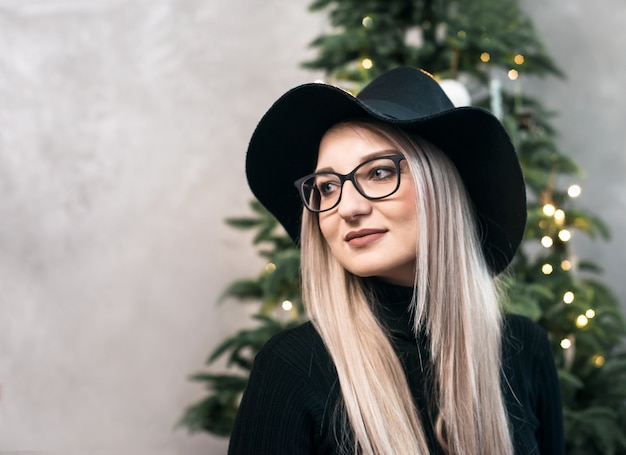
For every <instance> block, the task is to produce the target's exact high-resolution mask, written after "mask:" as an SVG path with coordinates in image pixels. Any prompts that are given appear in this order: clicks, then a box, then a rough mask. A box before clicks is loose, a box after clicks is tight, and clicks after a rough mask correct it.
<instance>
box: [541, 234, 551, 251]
mask: <svg viewBox="0 0 626 455" xmlns="http://www.w3.org/2000/svg"><path fill="white" fill-rule="evenodd" d="M541 244H542V245H543V247H544V248H550V247H551V246H552V245H554V240H552V237H550V236H548V235H546V236H543V237H541Z"/></svg>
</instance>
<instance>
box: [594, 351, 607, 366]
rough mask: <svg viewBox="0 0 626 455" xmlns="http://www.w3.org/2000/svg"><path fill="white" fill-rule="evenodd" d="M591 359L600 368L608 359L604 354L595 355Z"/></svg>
mask: <svg viewBox="0 0 626 455" xmlns="http://www.w3.org/2000/svg"><path fill="white" fill-rule="evenodd" d="M591 361H592V362H593V364H594V365H595V366H597V367H598V368H600V367H601V366H603V365H604V362H605V361H606V360H605V358H604V356H603V355H600V354H598V355H594V356H593V358H592V359H591Z"/></svg>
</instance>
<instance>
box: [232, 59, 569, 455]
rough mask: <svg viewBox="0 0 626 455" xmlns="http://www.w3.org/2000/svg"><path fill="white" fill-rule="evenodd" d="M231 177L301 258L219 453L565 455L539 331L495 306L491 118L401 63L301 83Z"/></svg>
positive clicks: (502, 186)
mask: <svg viewBox="0 0 626 455" xmlns="http://www.w3.org/2000/svg"><path fill="white" fill-rule="evenodd" d="M247 175H248V181H249V183H250V187H251V188H252V191H253V192H254V194H255V195H256V196H257V198H258V199H259V200H260V201H261V202H262V203H263V204H264V205H265V206H266V207H267V208H268V209H269V210H270V211H271V212H272V213H273V214H274V215H275V216H276V218H277V219H278V220H279V221H280V222H281V223H282V225H283V226H284V227H285V229H286V230H287V232H288V233H289V234H290V235H291V237H292V238H293V239H294V240H295V241H296V242H297V243H298V244H299V245H300V246H301V249H302V284H303V299H304V303H305V306H306V308H307V311H308V315H309V318H310V322H308V323H306V324H303V325H302V326H300V327H297V328H295V329H292V330H288V331H285V332H283V333H281V334H279V335H277V336H275V337H274V338H272V339H271V340H270V341H269V342H268V343H267V344H266V345H265V346H264V348H263V349H262V350H261V352H260V353H259V354H258V356H257V357H256V360H255V363H254V367H253V370H252V373H251V375H250V382H249V384H248V387H247V389H246V392H245V393H244V396H243V398H242V401H241V406H240V409H239V413H238V415H237V419H236V422H235V427H234V431H233V434H232V437H231V441H230V447H229V454H231V455H243V454H245V455H264V454H267V455H270V454H271V455H277V454H284V455H299V454H355V453H358V454H375V455H383V454H384V455H404V454H424V455H425V454H448V455H452V454H454V455H457V454H459V455H461V454H472V455H507V454H508V455H512V454H517V455H528V454H549V455H559V454H562V453H564V449H563V430H562V418H561V403H560V396H559V387H558V381H557V376H556V372H555V367H554V362H553V360H552V357H551V351H550V347H549V344H548V340H547V337H546V335H545V333H544V332H543V331H541V330H540V329H539V328H538V327H537V326H535V325H534V324H533V323H531V322H530V321H528V320H526V319H524V318H521V317H513V316H503V315H502V312H501V298H500V295H499V293H498V281H497V276H498V275H499V274H500V273H501V272H503V271H504V270H505V269H506V267H507V266H508V264H509V263H510V261H511V259H512V257H513V255H514V254H515V251H516V250H517V248H518V246H519V244H520V242H521V239H522V235H523V231H524V225H525V221H526V197H525V187H524V181H523V177H522V173H521V170H520V166H519V163H518V160H517V157H516V154H515V151H514V149H513V146H512V144H511V141H510V139H509V138H508V136H507V134H506V132H505V131H504V129H503V127H502V125H501V124H500V123H499V121H498V120H497V119H496V118H495V117H493V116H492V115H491V114H489V113H488V112H486V111H484V110H482V109H478V108H473V107H464V108H455V107H454V106H453V105H452V103H451V102H450V101H449V99H448V98H447V97H446V95H445V94H444V92H443V91H442V90H441V88H440V87H439V85H438V84H437V82H436V81H435V80H434V79H432V78H431V77H430V76H429V75H428V74H426V73H424V72H422V71H419V70H416V69H413V68H398V69H395V70H392V71H390V72H387V73H385V74H383V75H382V76H380V77H379V78H377V79H376V80H374V81H373V82H372V83H370V84H369V85H368V86H367V87H366V88H364V89H363V90H362V91H361V93H360V94H359V95H358V97H356V98H355V97H353V96H352V95H350V94H348V93H346V92H344V91H342V90H340V89H337V88H335V87H332V86H329V85H325V84H306V85H303V86H299V87H296V88H295V89H293V90H291V91H289V92H287V93H286V94H285V95H283V96H282V97H281V98H280V99H279V100H278V101H277V102H276V103H275V104H274V105H273V106H272V108H271V109H270V110H269V111H268V112H267V113H266V114H265V116H264V117H263V119H262V120H261V121H260V123H259V125H258V126H257V129H256V131H255V133H254V135H253V137H252V140H251V142H250V146H249V149H248V155H247ZM294 184H295V186H294Z"/></svg>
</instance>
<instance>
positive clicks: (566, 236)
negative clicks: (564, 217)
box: [559, 229, 572, 242]
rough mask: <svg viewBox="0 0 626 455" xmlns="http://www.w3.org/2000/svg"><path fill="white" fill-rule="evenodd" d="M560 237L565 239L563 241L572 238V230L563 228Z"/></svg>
mask: <svg viewBox="0 0 626 455" xmlns="http://www.w3.org/2000/svg"><path fill="white" fill-rule="evenodd" d="M559 238H560V239H561V240H562V241H563V242H567V241H569V240H570V239H571V238H572V233H571V232H570V231H568V230H567V229H562V230H560V231H559Z"/></svg>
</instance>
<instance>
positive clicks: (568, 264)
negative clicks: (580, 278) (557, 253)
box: [561, 259, 572, 272]
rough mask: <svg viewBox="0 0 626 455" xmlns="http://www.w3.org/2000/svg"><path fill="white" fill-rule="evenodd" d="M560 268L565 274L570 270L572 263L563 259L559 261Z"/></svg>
mask: <svg viewBox="0 0 626 455" xmlns="http://www.w3.org/2000/svg"><path fill="white" fill-rule="evenodd" d="M561 268H562V269H563V270H565V271H566V272H567V271H568V270H571V269H572V263H571V262H570V261H568V260H567V259H564V260H563V261H561Z"/></svg>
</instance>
